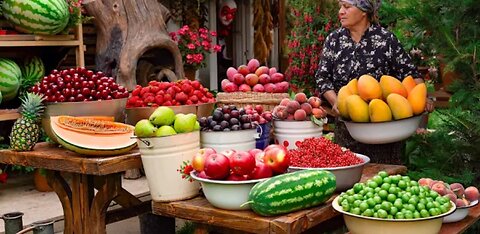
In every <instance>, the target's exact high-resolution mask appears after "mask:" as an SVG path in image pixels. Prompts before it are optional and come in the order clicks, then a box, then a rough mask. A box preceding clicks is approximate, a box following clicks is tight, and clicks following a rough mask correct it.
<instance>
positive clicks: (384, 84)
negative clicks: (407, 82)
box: [380, 75, 408, 100]
mask: <svg viewBox="0 0 480 234" xmlns="http://www.w3.org/2000/svg"><path fill="white" fill-rule="evenodd" d="M380 87H381V88H382V93H383V98H384V99H385V100H386V99H387V97H388V95H389V94H391V93H398V94H400V95H402V96H403V97H407V96H408V92H407V90H406V89H405V87H403V84H402V82H400V80H398V79H397V78H395V77H393V76H387V75H383V76H382V77H380Z"/></svg>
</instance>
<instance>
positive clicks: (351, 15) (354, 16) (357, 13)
mask: <svg viewBox="0 0 480 234" xmlns="http://www.w3.org/2000/svg"><path fill="white" fill-rule="evenodd" d="M338 4H339V7H340V9H339V10H338V16H339V18H340V23H341V24H342V27H344V28H352V27H353V26H355V25H358V24H359V23H360V22H362V20H364V19H365V18H367V13H365V12H363V11H362V10H360V9H358V8H357V7H356V6H353V5H352V4H349V3H346V2H344V1H339V2H338Z"/></svg>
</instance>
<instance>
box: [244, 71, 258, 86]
mask: <svg viewBox="0 0 480 234" xmlns="http://www.w3.org/2000/svg"><path fill="white" fill-rule="evenodd" d="M245 83H247V84H248V85H250V86H252V87H253V86H255V85H256V84H257V83H258V76H257V75H255V74H248V75H247V76H245Z"/></svg>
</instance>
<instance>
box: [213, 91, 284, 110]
mask: <svg viewBox="0 0 480 234" xmlns="http://www.w3.org/2000/svg"><path fill="white" fill-rule="evenodd" d="M284 98H289V95H288V93H259V92H232V93H224V92H222V93H218V94H217V97H216V99H217V105H218V106H223V105H235V106H236V107H238V108H240V107H245V106H246V105H253V106H255V105H262V106H263V109H264V110H265V111H272V110H273V108H274V107H275V106H277V105H278V104H280V102H281V101H282V99H284Z"/></svg>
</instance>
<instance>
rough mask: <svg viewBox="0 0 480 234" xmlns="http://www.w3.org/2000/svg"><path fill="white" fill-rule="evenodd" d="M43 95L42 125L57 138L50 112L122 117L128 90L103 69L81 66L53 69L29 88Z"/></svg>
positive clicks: (121, 118)
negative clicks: (52, 129) (96, 70)
mask: <svg viewBox="0 0 480 234" xmlns="http://www.w3.org/2000/svg"><path fill="white" fill-rule="evenodd" d="M31 92H33V93H38V94H43V95H44V96H45V99H46V103H45V113H44V115H43V117H42V126H43V128H44V130H45V132H46V134H47V135H48V136H49V137H50V138H51V139H52V140H54V141H56V139H55V136H54V134H53V133H52V131H51V128H50V116H58V115H71V116H108V117H114V119H115V121H119V122H124V121H125V113H124V110H125V105H126V103H127V98H128V96H129V93H128V90H127V89H126V88H125V87H123V86H121V85H119V84H117V83H116V82H115V79H114V78H112V77H108V76H105V75H104V74H103V72H101V71H98V72H94V71H91V70H88V69H86V68H84V67H78V68H70V69H66V70H61V71H59V70H53V71H52V72H51V73H50V74H49V75H47V76H45V77H43V78H42V80H41V81H40V82H38V83H37V84H35V85H34V86H33V87H32V88H31Z"/></svg>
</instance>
